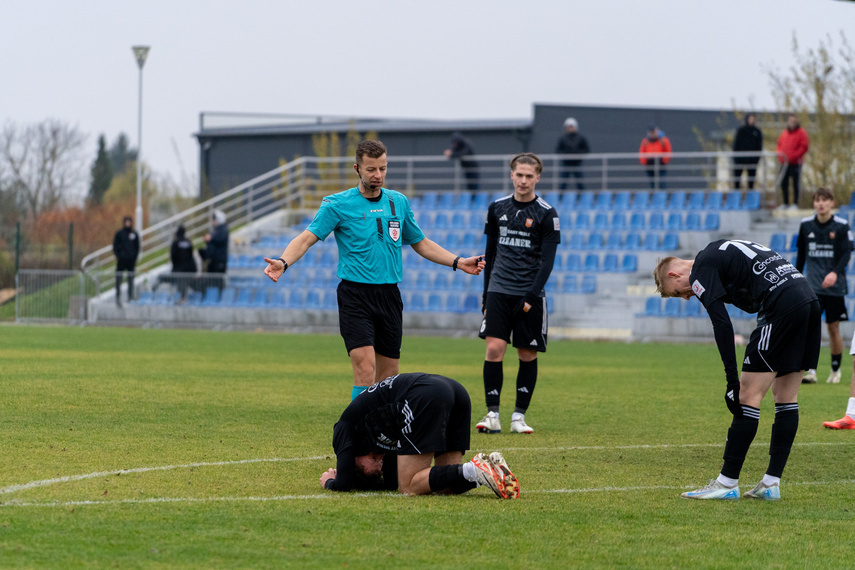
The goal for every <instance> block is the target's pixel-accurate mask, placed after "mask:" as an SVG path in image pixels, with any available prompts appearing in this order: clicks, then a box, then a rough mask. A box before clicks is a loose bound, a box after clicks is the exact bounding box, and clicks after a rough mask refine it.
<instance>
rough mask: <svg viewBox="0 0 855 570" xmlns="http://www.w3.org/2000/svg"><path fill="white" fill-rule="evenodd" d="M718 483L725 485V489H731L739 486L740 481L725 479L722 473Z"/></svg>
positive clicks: (719, 475)
mask: <svg viewBox="0 0 855 570" xmlns="http://www.w3.org/2000/svg"><path fill="white" fill-rule="evenodd" d="M716 479H718V482H719V483H721V484H722V485H724V486H725V487H730V488H731V489H732V488H734V487H736V486H737V485H739V479H731V478H730V477H725V476H724V475H722V474H721V473H719V474H718V477H717V478H716Z"/></svg>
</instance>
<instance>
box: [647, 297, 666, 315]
mask: <svg viewBox="0 0 855 570" xmlns="http://www.w3.org/2000/svg"><path fill="white" fill-rule="evenodd" d="M661 307H662V298H661V297H648V298H647V300H646V301H645V302H644V315H645V316H647V317H661V316H662V310H661Z"/></svg>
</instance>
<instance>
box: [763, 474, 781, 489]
mask: <svg viewBox="0 0 855 570" xmlns="http://www.w3.org/2000/svg"><path fill="white" fill-rule="evenodd" d="M760 482H761V483H763V484H764V485H766V486H767V487H771V486H772V485H780V484H781V478H780V477H773V476H771V475H769V474H768V473H767V474H765V475H763V480H762V481H760Z"/></svg>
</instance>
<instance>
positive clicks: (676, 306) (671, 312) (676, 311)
mask: <svg viewBox="0 0 855 570" xmlns="http://www.w3.org/2000/svg"><path fill="white" fill-rule="evenodd" d="M682 303H683V299H680V298H679V297H669V298H667V299H665V307H663V308H662V316H663V317H679V316H680V305H682Z"/></svg>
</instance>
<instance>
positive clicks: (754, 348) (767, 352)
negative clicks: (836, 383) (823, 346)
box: [742, 301, 822, 376]
mask: <svg viewBox="0 0 855 570" xmlns="http://www.w3.org/2000/svg"><path fill="white" fill-rule="evenodd" d="M821 317H822V311H821V309H820V307H819V301H811V302H810V303H807V304H804V305H801V306H799V307H796V308H795V309H793V310H792V311H789V312H788V313H786V314H785V315H782V316H781V317H779V318H778V319H776V320H775V321H772V322H767V323H766V324H764V325H763V326H759V327H757V328H756V329H754V331H753V332H752V333H751V339H750V340H749V341H748V346H746V347H745V359H744V360H743V361H742V371H743V372H777V373H778V376H783V375H785V374H789V373H791V372H798V371H800V370H808V369H812V368H816V365H817V362H819V348H820V346H819V345H820V342H821V340H822V320H821Z"/></svg>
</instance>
